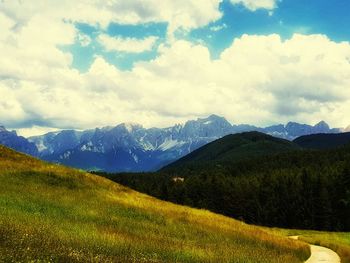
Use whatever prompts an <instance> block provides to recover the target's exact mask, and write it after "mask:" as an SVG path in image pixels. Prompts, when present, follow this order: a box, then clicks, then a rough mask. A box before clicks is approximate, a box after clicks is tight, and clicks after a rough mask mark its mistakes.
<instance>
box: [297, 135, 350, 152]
mask: <svg viewBox="0 0 350 263" xmlns="http://www.w3.org/2000/svg"><path fill="white" fill-rule="evenodd" d="M293 142H294V143H296V144H298V145H299V146H300V147H303V148H308V149H332V148H336V147H340V146H343V145H345V144H349V143H350V132H346V133H336V134H313V135H306V136H301V137H299V138H297V139H295V140H294V141H293Z"/></svg>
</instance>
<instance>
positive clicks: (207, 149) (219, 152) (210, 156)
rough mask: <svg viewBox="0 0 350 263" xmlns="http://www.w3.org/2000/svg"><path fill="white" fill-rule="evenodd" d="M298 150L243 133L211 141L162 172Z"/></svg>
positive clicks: (266, 137) (263, 136)
mask: <svg viewBox="0 0 350 263" xmlns="http://www.w3.org/2000/svg"><path fill="white" fill-rule="evenodd" d="M296 150H300V148H299V147H298V146H297V145H296V144H294V143H292V142H290V141H287V140H283V139H278V138H275V137H272V136H270V135H266V134H264V133H259V132H245V133H239V134H233V135H227V136H225V137H223V138H221V139H218V140H216V141H213V142H211V143H209V144H207V145H205V146H203V147H201V148H199V149H197V150H195V151H193V152H192V153H190V154H188V155H186V156H185V157H183V158H181V159H179V160H178V161H175V162H174V163H172V164H170V165H168V166H166V167H164V168H163V169H162V170H167V169H169V168H176V167H182V166H197V167H199V166H203V165H205V166H206V167H208V166H214V165H218V164H223V163H232V162H237V161H241V160H245V159H250V158H254V157H258V156H266V155H270V154H276V153H282V152H288V151H296Z"/></svg>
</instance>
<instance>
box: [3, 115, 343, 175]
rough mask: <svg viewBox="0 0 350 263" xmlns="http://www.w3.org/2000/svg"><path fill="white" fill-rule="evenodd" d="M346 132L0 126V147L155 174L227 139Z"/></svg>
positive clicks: (198, 123) (205, 122)
mask: <svg viewBox="0 0 350 263" xmlns="http://www.w3.org/2000/svg"><path fill="white" fill-rule="evenodd" d="M344 130H345V129H339V128H335V129H332V128H330V127H329V125H328V124H327V123H325V122H324V121H321V122H319V123H318V124H316V125H314V126H312V125H307V124H299V123H296V122H289V123H288V124H286V125H283V124H280V125H274V126H270V127H266V128H260V127H256V126H252V125H231V124H230V123H229V122H228V121H227V120H226V119H225V118H223V117H220V116H217V115H211V116H209V117H207V118H199V119H197V120H190V121H187V122H186V123H185V124H183V125H181V124H176V125H174V126H172V127H169V128H149V129H146V128H144V127H142V126H141V125H139V124H132V123H123V124H119V125H117V126H115V127H104V128H96V129H91V130H85V131H75V130H64V131H60V132H51V133H47V134H45V135H41V136H33V137H29V138H28V139H25V138H24V137H21V136H17V134H16V133H15V132H14V131H12V132H10V131H7V130H6V129H5V128H4V127H2V128H1V129H0V144H4V145H6V146H8V147H11V148H13V149H15V150H18V151H21V152H24V153H27V154H30V155H33V156H38V157H40V158H41V159H44V160H48V161H52V162H58V163H62V164H65V165H69V166H73V167H77V168H82V169H87V170H103V171H109V172H116V171H152V170H157V169H159V168H161V167H162V166H164V165H166V164H168V163H170V162H172V161H174V160H176V159H179V158H181V157H183V156H185V155H187V154H188V153H190V152H192V151H194V150H196V149H198V148H199V147H201V146H203V145H205V144H207V143H209V142H211V141H214V140H216V139H219V138H221V137H223V136H225V135H228V134H234V133H240V132H246V131H259V132H263V133H266V134H269V135H272V136H275V137H279V138H284V139H288V140H293V139H295V138H297V137H299V136H302V135H309V134H317V133H339V132H342V131H344Z"/></svg>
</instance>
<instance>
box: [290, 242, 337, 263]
mask: <svg viewBox="0 0 350 263" xmlns="http://www.w3.org/2000/svg"><path fill="white" fill-rule="evenodd" d="M290 238H292V239H298V238H299V237H298V236H291V237H290ZM310 247H311V257H310V258H309V259H308V260H307V261H305V263H340V257H339V256H338V254H337V253H335V252H334V251H333V250H330V249H329V248H325V247H320V246H315V245H310Z"/></svg>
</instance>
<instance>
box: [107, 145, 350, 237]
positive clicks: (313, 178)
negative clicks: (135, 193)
mask: <svg viewBox="0 0 350 263" xmlns="http://www.w3.org/2000/svg"><path fill="white" fill-rule="evenodd" d="M213 145H215V144H211V145H210V146H208V147H213ZM263 145H265V144H263ZM292 145H293V144H292ZM262 147H263V148H265V146H262ZM207 149H208V148H207ZM291 149H293V150H291V151H283V152H282V153H278V152H276V151H271V152H270V154H266V155H260V156H252V157H251V158H249V159H247V158H243V159H241V160H235V161H232V162H222V163H221V164H220V165H212V163H213V160H214V159H211V160H210V159H200V158H199V157H198V156H199V152H196V153H194V155H193V157H194V158H198V160H199V161H196V164H197V166H194V165H192V166H184V165H181V166H180V165H179V166H177V167H175V166H172V167H171V169H164V170H162V171H161V172H158V173H150V174H115V175H108V177H109V178H111V179H113V180H115V181H117V182H120V183H122V184H125V185H128V186H130V187H133V188H135V189H137V190H139V191H143V192H146V193H149V194H151V195H154V196H156V197H159V198H162V199H165V200H170V201H173V202H177V203H180V204H185V205H189V206H194V207H199V208H206V209H209V210H212V211H215V212H219V213H222V214H224V215H228V216H231V217H234V218H239V219H242V220H244V221H246V222H249V223H255V224H261V225H267V226H278V227H287V228H305V229H318V230H343V231H349V230H350V221H349V218H350V145H347V146H343V147H340V148H336V149H331V150H294V146H292V147H291ZM227 152H229V149H228V151H227ZM196 154H197V156H196ZM219 159H220V158H219ZM202 160H203V161H202Z"/></svg>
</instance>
